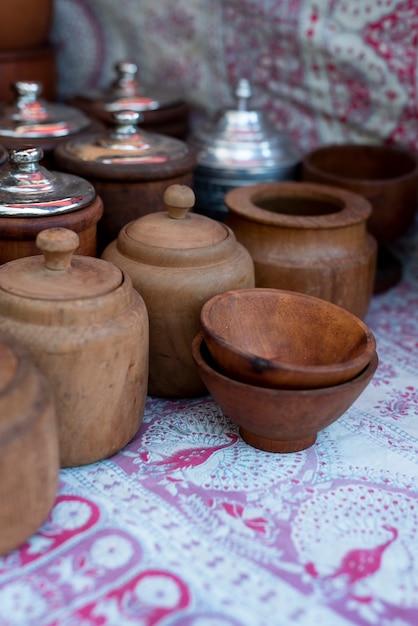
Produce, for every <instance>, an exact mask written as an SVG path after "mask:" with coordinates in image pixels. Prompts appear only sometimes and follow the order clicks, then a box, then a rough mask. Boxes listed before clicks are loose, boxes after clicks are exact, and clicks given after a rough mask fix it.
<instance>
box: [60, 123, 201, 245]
mask: <svg viewBox="0 0 418 626" xmlns="http://www.w3.org/2000/svg"><path fill="white" fill-rule="evenodd" d="M137 121H138V113H135V112H130V111H122V112H120V113H115V128H114V130H113V131H108V132H106V133H102V134H94V135H93V134H92V135H86V136H85V137H83V138H79V139H74V140H69V141H67V142H64V143H63V144H61V145H60V146H58V147H57V149H56V150H55V159H56V162H57V164H58V165H59V167H60V168H61V169H62V170H64V171H67V172H72V173H73V174H78V175H79V176H83V177H84V178H86V179H87V180H89V181H90V182H91V183H92V184H93V185H94V187H95V189H96V191H97V193H98V194H99V195H100V197H101V198H102V200H103V205H104V213H103V217H102V219H101V220H100V223H99V225H98V247H99V252H101V251H103V250H104V248H105V247H106V246H107V245H108V244H109V243H110V242H112V241H113V240H114V239H116V237H117V236H118V234H119V231H120V230H121V228H122V227H123V226H125V224H128V223H129V222H131V221H132V220H135V219H137V218H138V217H141V216H143V215H147V214H148V213H154V212H155V211H163V210H164V209H165V206H164V203H163V201H162V197H163V193H164V191H165V189H167V187H169V186H170V185H172V184H182V185H183V184H184V185H190V184H191V182H192V179H193V169H194V167H195V164H196V158H195V155H194V153H193V152H192V151H191V150H190V149H189V148H188V146H187V145H186V144H185V143H184V142H182V141H180V140H179V139H173V138H171V137H165V136H163V135H159V134H157V133H147V132H144V131H141V130H140V129H139V128H138V127H137V125H136V124H137Z"/></svg>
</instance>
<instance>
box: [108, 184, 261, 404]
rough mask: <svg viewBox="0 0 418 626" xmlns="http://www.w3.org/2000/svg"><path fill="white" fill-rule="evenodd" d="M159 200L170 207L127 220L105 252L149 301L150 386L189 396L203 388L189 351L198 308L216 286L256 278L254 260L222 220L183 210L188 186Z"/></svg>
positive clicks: (190, 200)
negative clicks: (126, 223) (166, 209)
mask: <svg viewBox="0 0 418 626" xmlns="http://www.w3.org/2000/svg"><path fill="white" fill-rule="evenodd" d="M164 201H165V203H166V206H167V207H168V211H163V212H158V213H153V214H150V215H145V216H144V217H141V218H139V219H137V220H135V221H134V222H131V223H130V224H128V225H127V226H125V227H124V228H123V229H122V230H121V232H120V234H119V236H118V238H117V240H116V241H114V242H112V243H111V244H110V245H109V246H108V247H107V248H106V250H105V251H104V253H103V258H105V259H107V260H109V261H112V262H113V263H115V264H116V265H117V266H119V267H121V268H122V270H123V271H124V272H126V273H127V274H129V275H130V276H131V278H132V282H133V285H134V287H135V288H136V289H137V290H138V291H139V293H140V294H141V296H142V297H143V298H144V301H145V304H146V306H147V310H148V314H149V322H150V371H149V393H150V394H151V395H154V396H160V397H173V398H183V397H192V396H198V395H203V394H205V393H206V388H205V386H204V385H203V383H202V381H201V379H200V376H199V375H198V372H197V369H196V366H195V364H194V362H193V358H192V353H191V344H192V340H193V337H194V336H195V335H196V333H197V332H198V331H199V329H200V309H201V307H202V305H203V304H204V303H205V302H206V300H208V299H209V298H210V297H212V296H213V295H215V294H217V293H220V292H222V291H227V290H228V289H240V288H245V287H252V286H254V266H253V262H252V260H251V257H250V255H249V253H248V252H247V250H245V248H244V247H243V246H242V245H240V244H239V243H238V242H237V241H236V239H235V237H234V234H233V233H232V231H231V230H230V229H229V228H228V227H227V226H225V225H224V224H221V223H220V222H217V221H215V220H212V219H210V218H208V217H205V216H203V215H198V214H194V213H188V212H187V211H188V209H190V208H192V206H193V204H194V194H193V192H192V191H191V189H190V188H188V187H186V186H184V185H172V186H170V187H169V188H168V189H167V190H166V192H165V193H164Z"/></svg>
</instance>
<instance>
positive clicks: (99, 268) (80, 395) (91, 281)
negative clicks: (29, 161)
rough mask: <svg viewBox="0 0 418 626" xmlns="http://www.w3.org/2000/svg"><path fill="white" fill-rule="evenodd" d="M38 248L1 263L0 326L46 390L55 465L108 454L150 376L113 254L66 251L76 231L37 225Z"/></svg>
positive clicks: (124, 439) (138, 321) (140, 326)
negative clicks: (53, 417)
mask: <svg viewBox="0 0 418 626" xmlns="http://www.w3.org/2000/svg"><path fill="white" fill-rule="evenodd" d="M37 244H38V246H39V248H40V249H41V250H42V253H43V255H44V256H40V255H38V256H32V257H27V258H24V259H17V260H15V261H11V262H10V263H6V264H4V265H2V266H1V267H0V331H4V332H8V333H9V334H10V335H12V336H14V337H15V338H17V339H18V340H20V341H21V342H22V343H23V344H24V345H26V347H27V348H28V349H29V351H30V353H31V355H32V358H33V361H34V362H35V364H36V365H37V366H38V367H39V368H40V369H41V370H42V371H43V372H44V374H45V375H46V376H47V377H48V379H49V381H50V384H51V387H52V390H53V392H54V397H55V403H56V410H57V419H58V429H59V442H60V459H61V465H62V466H63V467H68V466H73V465H82V464H85V463H92V462H94V461H98V460H100V459H103V458H105V457H108V456H110V455H112V454H114V453H115V452H117V451H118V450H120V449H121V448H122V447H123V446H124V445H126V444H127V443H128V442H129V441H130V440H131V439H132V437H133V436H134V435H135V434H136V432H137V430H138V428H139V426H140V424H141V421H142V416H143V411H144V407H145V401H146V395H147V380H148V316H147V311H146V308H145V304H144V302H143V300H142V298H141V297H140V295H139V294H138V293H137V292H136V291H135V290H134V289H133V287H132V283H131V280H130V278H129V276H128V275H125V274H124V273H123V272H121V270H120V269H119V268H117V267H115V266H114V265H112V264H111V263H107V262H105V261H103V260H101V259H94V258H91V257H86V256H78V255H75V256H72V255H73V252H74V250H75V249H76V248H77V246H78V236H77V235H76V234H75V233H74V232H72V231H70V230H67V229H50V230H45V231H42V232H41V233H40V234H39V235H38V237H37Z"/></svg>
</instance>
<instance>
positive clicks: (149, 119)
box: [68, 61, 190, 140]
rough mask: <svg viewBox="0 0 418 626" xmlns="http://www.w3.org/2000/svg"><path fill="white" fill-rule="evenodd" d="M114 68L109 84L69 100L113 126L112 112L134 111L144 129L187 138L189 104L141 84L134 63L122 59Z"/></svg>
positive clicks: (90, 114) (172, 95)
mask: <svg viewBox="0 0 418 626" xmlns="http://www.w3.org/2000/svg"><path fill="white" fill-rule="evenodd" d="M115 70H116V79H115V81H114V82H113V83H112V84H111V85H110V86H109V87H107V88H106V89H104V90H102V91H100V90H96V91H90V92H88V93H85V94H81V95H79V96H76V97H74V98H72V99H71V100H69V101H68V104H71V105H72V106H75V107H77V108H78V109H81V110H82V111H84V112H85V113H87V114H88V115H89V116H91V117H93V118H96V119H98V120H100V121H101V122H104V123H105V124H107V125H109V126H113V113H115V112H117V111H127V110H129V111H137V112H139V113H141V116H142V121H141V127H142V128H143V129H144V130H146V131H151V132H155V133H160V134H161V135H169V136H170V137H176V138H177V139H183V140H185V139H186V138H187V135H188V132H189V115H190V107H189V105H188V104H187V103H186V102H185V101H184V100H183V99H182V98H180V97H179V96H175V95H174V94H169V93H164V92H163V91H162V90H161V89H156V88H155V87H147V86H145V85H143V84H141V83H140V81H139V80H138V77H137V74H138V66H137V65H136V63H133V62H131V61H121V62H119V63H117V64H116V66H115Z"/></svg>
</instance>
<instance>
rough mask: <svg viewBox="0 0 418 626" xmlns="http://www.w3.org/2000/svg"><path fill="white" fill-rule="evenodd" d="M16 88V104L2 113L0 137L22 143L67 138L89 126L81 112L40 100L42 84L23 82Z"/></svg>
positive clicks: (16, 84)
mask: <svg viewBox="0 0 418 626" xmlns="http://www.w3.org/2000/svg"><path fill="white" fill-rule="evenodd" d="M13 87H14V90H15V92H16V94H17V96H16V100H15V102H14V103H13V104H11V105H6V106H5V107H3V108H2V110H1V111H0V135H3V136H4V137H15V138H16V137H17V138H20V139H26V138H28V139H35V138H51V137H66V136H67V135H72V134H74V133H78V132H80V131H82V130H84V129H86V128H87V127H88V126H90V120H89V118H88V117H87V116H86V115H85V114H84V113H83V112H82V111H79V110H78V109H76V108H74V107H70V106H67V105H65V104H56V103H51V102H47V101H46V100H44V99H43V98H40V97H39V96H40V94H41V92H42V85H41V83H39V82H36V81H28V80H20V81H17V82H16V83H14V85H13Z"/></svg>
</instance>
